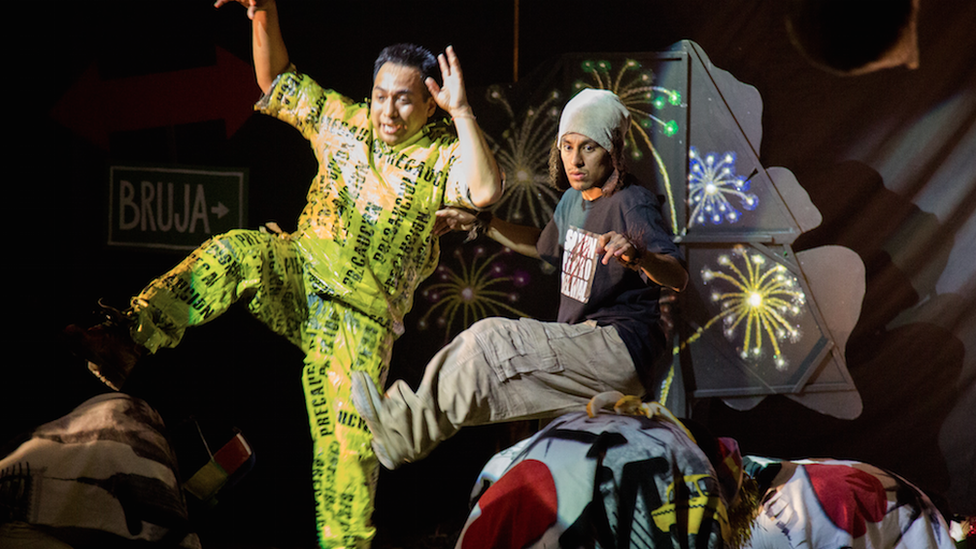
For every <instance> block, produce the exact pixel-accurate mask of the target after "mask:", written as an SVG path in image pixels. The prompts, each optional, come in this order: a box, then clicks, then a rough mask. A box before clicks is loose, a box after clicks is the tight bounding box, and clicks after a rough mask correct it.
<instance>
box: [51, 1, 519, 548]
mask: <svg viewBox="0 0 976 549" xmlns="http://www.w3.org/2000/svg"><path fill="white" fill-rule="evenodd" d="M233 1H234V0H218V1H217V3H216V5H217V7H220V6H222V5H224V4H226V3H232V2H233ZM237 1H239V2H240V3H242V4H244V5H245V6H246V7H247V8H248V17H249V18H250V19H251V21H252V31H253V37H252V38H253V50H254V65H255V74H256V77H257V82H258V84H259V86H260V87H261V89H262V91H263V92H264V96H263V97H262V98H261V100H260V101H259V103H258V104H257V105H256V107H255V108H256V109H257V110H258V111H259V112H262V113H265V114H268V115H270V116H274V117H276V118H278V119H280V120H282V121H284V122H287V123H288V124H291V125H292V126H294V127H295V128H296V129H298V130H299V131H300V132H302V135H304V136H305V138H306V139H308V140H309V142H310V144H311V146H312V149H313V151H314V153H315V156H316V158H317V160H318V162H319V169H318V174H317V175H316V176H315V179H314V180H313V181H312V184H311V187H310V188H309V191H308V203H307V204H306V206H305V209H304V211H303V212H302V214H301V217H300V219H299V223H298V229H297V230H296V231H295V232H294V233H293V234H272V233H265V232H260V231H250V230H235V231H231V232H229V233H227V234H223V235H220V236H217V237H214V238H213V239H211V240H209V241H208V242H206V243H204V244H203V245H202V246H201V247H200V248H198V249H197V250H196V251H194V252H193V253H192V254H191V255H190V256H189V257H187V258H186V259H185V260H183V262H182V263H180V264H179V265H178V266H177V267H175V268H174V269H173V270H172V271H170V272H169V273H166V274H165V275H163V276H162V277H160V278H158V279H156V280H155V281H153V282H152V283H150V284H149V286H148V287H146V288H145V289H144V290H143V291H142V293H140V294H139V295H138V296H136V297H135V298H133V299H132V303H131V308H130V309H129V310H127V311H125V312H119V311H114V310H112V309H109V308H106V314H107V316H108V320H107V321H105V322H103V323H101V324H98V325H96V326H93V327H90V328H87V329H86V328H82V327H78V326H70V327H68V328H67V329H66V331H65V333H66V335H67V336H68V337H69V340H71V341H73V344H74V347H75V349H76V350H77V351H78V352H79V354H82V355H83V356H85V357H86V358H88V359H89V367H90V369H91V370H92V371H93V372H94V373H95V374H96V375H98V376H99V377H100V378H102V380H103V381H105V382H106V383H107V384H109V385H110V386H112V387H113V388H115V389H119V388H120V387H121V384H122V383H123V382H124V381H125V378H126V377H127V375H128V373H129V371H131V369H132V367H133V366H134V365H135V363H136V361H137V360H138V359H139V357H141V356H142V355H144V354H146V353H153V352H155V351H156V350H157V349H159V348H161V347H173V346H175V345H177V344H178V343H179V341H180V339H181V337H182V335H183V331H184V329H185V328H186V327H188V326H194V325H199V324H203V323H205V322H207V321H209V320H211V319H212V318H215V317H217V316H219V315H220V314H221V313H223V312H224V311H225V310H226V309H227V308H228V307H229V306H230V305H231V304H232V303H234V302H235V301H237V300H238V299H244V300H246V302H247V305H248V307H249V309H250V310H251V312H252V313H253V314H254V315H255V316H256V317H257V318H258V319H260V320H261V321H263V322H264V323H265V324H267V325H268V327H270V328H271V329H272V330H274V331H275V332H276V333H278V334H281V335H283V336H285V337H286V338H288V339H289V341H291V342H292V343H294V344H295V345H297V346H299V347H300V348H301V349H302V350H303V351H304V352H305V366H304V369H303V376H302V383H303V386H304V390H305V400H306V407H307V410H308V417H309V423H310V430H311V434H312V439H313V451H314V456H313V490H314V495H315V502H316V521H317V526H318V534H319V543H320V545H321V546H322V547H359V546H368V545H369V540H370V539H372V537H373V535H374V533H375V529H374V528H373V526H372V525H371V522H370V515H371V514H372V510H373V502H372V500H373V490H374V486H375V478H376V459H375V457H374V455H373V452H372V449H371V448H370V437H371V435H370V433H369V430H368V429H367V428H366V426H365V423H364V422H363V421H361V420H360V419H359V416H358V414H357V412H356V410H355V408H354V407H353V406H352V403H351V402H350V398H349V387H350V381H349V379H350V373H351V372H352V371H363V372H366V373H368V375H369V377H370V378H371V379H373V380H374V382H375V383H377V384H378V385H380V386H382V384H383V383H384V378H385V376H386V372H387V369H388V365H389V357H390V351H391V347H392V343H393V340H394V339H395V338H396V337H397V335H399V333H401V331H402V319H403V316H404V315H405V314H406V313H407V312H408V311H409V310H410V307H411V305H412V302H413V293H414V290H415V289H416V287H417V285H418V284H419V283H420V282H421V281H422V280H423V279H424V278H425V277H427V276H428V275H429V274H430V273H431V272H432V270H433V269H434V267H435V266H436V264H437V259H438V247H437V241H436V239H435V238H434V237H433V236H432V229H433V227H434V222H435V219H436V216H435V212H436V211H437V210H438V209H440V208H441V207H443V206H446V205H449V206H461V207H467V208H475V209H477V208H483V207H486V206H489V205H490V204H492V203H494V202H495V201H496V200H498V198H500V196H501V193H502V182H501V177H500V173H499V170H498V167H497V165H496V163H495V160H494V157H493V156H492V154H491V151H490V149H489V147H488V145H487V142H486V141H485V139H484V137H483V135H482V133H481V131H480V129H479V127H478V125H477V123H476V121H475V117H474V115H473V114H472V111H471V107H470V105H469V104H468V102H467V97H466V93H465V88H464V82H463V79H462V75H461V69H460V64H459V62H458V59H457V56H456V55H455V54H454V51H453V49H452V48H450V47H448V48H447V51H446V52H445V53H444V54H441V55H440V56H438V57H437V58H436V59H435V58H434V56H433V55H431V54H430V53H429V52H428V51H427V50H424V49H422V48H419V47H417V46H413V45H409V44H399V45H395V46H390V47H388V48H386V49H384V50H383V52H381V54H380V56H379V57H378V59H377V60H376V64H375V67H374V76H373V90H372V98H371V101H370V104H368V105H367V104H362V103H355V102H353V101H351V100H350V99H348V98H346V97H343V96H342V95H340V94H338V93H336V92H334V91H331V90H326V89H323V88H322V87H320V86H319V85H318V84H317V83H316V82H315V81H314V80H312V79H311V78H310V77H308V76H307V75H305V74H302V73H300V72H298V71H297V70H296V69H295V67H294V66H293V65H291V63H290V61H289V57H288V53H287V50H286V49H285V45H284V42H283V40H282V36H281V32H280V29H279V25H278V12H277V7H276V5H275V3H274V2H273V1H263V0H262V1H260V2H258V1H255V0H237ZM438 65H439V68H440V73H441V78H442V80H443V84H442V85H439V84H438V83H437V82H436V81H435V80H434V78H433V75H434V73H436V70H437V68H438ZM438 106H439V107H441V108H442V109H444V110H445V111H446V112H447V114H448V115H449V116H450V118H451V121H452V124H448V123H447V122H446V121H431V117H432V116H433V115H434V112H435V110H436V109H437V107H438ZM452 125H453V129H452V127H451V126H452Z"/></svg>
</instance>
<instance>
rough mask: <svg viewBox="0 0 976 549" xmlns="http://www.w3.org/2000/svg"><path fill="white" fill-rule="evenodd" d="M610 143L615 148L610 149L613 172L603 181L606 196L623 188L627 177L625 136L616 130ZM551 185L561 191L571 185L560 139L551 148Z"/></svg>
mask: <svg viewBox="0 0 976 549" xmlns="http://www.w3.org/2000/svg"><path fill="white" fill-rule="evenodd" d="M610 144H611V145H612V146H613V150H612V151H610V163H611V165H612V166H613V173H611V174H610V177H608V178H607V180H606V181H605V182H604V183H603V187H602V189H603V195H604V196H610V195H611V194H613V193H614V192H616V191H617V190H618V189H621V188H623V185H624V180H625V179H626V178H627V163H626V162H625V161H624V136H623V135H622V134H621V133H620V132H619V131H615V132H614V133H613V139H611V140H610ZM549 185H550V186H551V187H553V188H555V189H558V190H560V191H565V190H566V189H568V188H569V187H570V184H569V178H568V177H566V168H564V167H563V159H562V156H561V155H560V154H559V140H558V139H557V140H556V142H555V143H553V144H552V149H550V150H549Z"/></svg>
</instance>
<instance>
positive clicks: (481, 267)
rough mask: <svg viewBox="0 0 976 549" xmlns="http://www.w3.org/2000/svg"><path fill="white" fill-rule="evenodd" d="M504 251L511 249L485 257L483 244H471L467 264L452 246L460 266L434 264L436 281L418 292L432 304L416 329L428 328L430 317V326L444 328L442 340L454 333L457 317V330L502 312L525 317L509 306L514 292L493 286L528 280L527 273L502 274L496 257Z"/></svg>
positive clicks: (505, 251) (504, 251) (515, 296)
mask: <svg viewBox="0 0 976 549" xmlns="http://www.w3.org/2000/svg"><path fill="white" fill-rule="evenodd" d="M508 253H511V250H509V249H508V248H505V249H502V250H501V251H499V252H497V253H495V254H493V255H491V256H488V257H485V256H486V255H487V252H486V250H485V248H484V246H475V248H474V258H473V259H472V260H471V262H470V264H469V263H468V262H466V260H465V257H464V252H463V249H462V248H460V247H459V248H455V250H454V254H453V255H454V257H455V258H456V259H457V262H458V264H459V265H460V269H459V270H458V271H455V270H454V269H451V268H450V267H448V266H446V265H444V264H443V263H442V264H441V265H440V266H439V267H437V271H435V274H434V279H435V280H436V282H434V283H433V284H430V285H428V286H426V287H425V288H424V289H423V290H421V292H420V294H421V296H423V297H424V298H426V299H427V300H428V301H430V302H432V305H431V306H430V308H429V309H428V310H427V312H426V313H424V316H423V317H421V319H420V320H419V321H418V323H417V326H418V328H420V329H421V330H426V329H427V328H430V327H431V318H434V322H433V323H434V325H436V326H437V327H438V328H443V329H444V341H445V343H446V342H447V341H448V340H449V339H450V337H451V336H452V335H453V334H454V331H453V328H454V323H455V322H456V321H458V320H460V326H459V327H460V330H463V329H465V328H467V327H468V326H470V325H472V324H474V323H475V322H476V321H478V320H481V319H482V318H487V317H489V316H501V313H502V312H504V311H507V312H509V313H511V314H514V315H516V316H519V317H524V316H528V315H526V314H525V313H523V312H522V311H519V310H518V309H516V308H515V307H513V306H512V305H510V303H515V302H517V301H518V298H519V295H518V293H517V292H515V291H514V290H513V291H502V290H499V289H497V288H498V286H499V285H501V284H506V283H509V284H511V285H513V286H515V287H516V288H520V287H524V286H525V285H527V284H528V283H529V275H528V273H524V272H516V273H514V274H511V275H506V274H504V271H505V268H504V266H503V265H502V263H501V262H500V261H496V260H497V259H499V258H500V257H501V256H503V255H505V254H508ZM435 315H436V316H435ZM459 317H460V318H459ZM460 330H458V331H460Z"/></svg>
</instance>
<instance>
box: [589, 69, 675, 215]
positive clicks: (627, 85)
mask: <svg viewBox="0 0 976 549" xmlns="http://www.w3.org/2000/svg"><path fill="white" fill-rule="evenodd" d="M581 68H582V69H583V72H584V73H586V74H587V75H589V76H590V78H592V80H593V81H592V82H583V81H577V82H576V83H575V84H574V85H573V86H574V88H575V89H577V90H580V89H583V88H588V87H595V88H597V89H601V90H609V91H612V92H613V93H615V94H617V97H619V98H620V101H621V102H622V103H623V104H624V106H626V107H627V110H628V111H630V129H629V131H628V132H627V137H626V141H627V149H628V150H629V151H630V155H631V157H632V158H633V159H634V160H641V159H642V158H643V157H644V148H646V149H647V151H649V152H650V153H651V155H652V156H653V158H654V162H655V163H656V165H657V169H658V172H659V173H660V174H661V178H662V181H663V182H664V189H665V192H666V194H667V197H668V205H669V207H670V209H671V220H672V227H671V230H672V231H674V232H675V233H677V232H678V227H677V226H676V223H677V222H676V219H677V218H676V215H675V211H674V196H673V194H674V193H673V192H672V189H671V178H670V177H669V175H668V169H667V167H666V166H665V165H664V161H663V160H662V159H661V155H660V154H658V152H657V149H656V148H654V143H653V141H652V140H651V136H650V134H649V132H652V131H653V129H654V128H657V129H658V130H659V131H660V132H661V133H663V134H664V135H666V136H668V137H670V136H673V135H675V134H676V133H678V129H679V128H678V123H677V122H676V121H675V120H664V119H662V118H659V117H657V116H655V115H654V114H653V111H655V110H656V111H660V110H662V109H664V108H665V107H666V106H668V105H671V106H681V94H680V93H679V92H678V91H675V90H671V89H667V88H664V87H661V86H655V85H654V72H653V71H651V70H649V69H645V68H644V67H643V66H641V64H640V62H639V61H636V60H634V59H627V60H625V61H624V64H623V66H622V67H621V68H620V69H619V70H618V71H617V73H616V74H615V75H614V74H611V72H612V70H613V67H612V66H611V64H610V62H609V61H605V60H599V61H592V60H586V61H583V63H582V65H581Z"/></svg>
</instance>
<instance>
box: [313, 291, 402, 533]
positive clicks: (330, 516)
mask: <svg viewBox="0 0 976 549" xmlns="http://www.w3.org/2000/svg"><path fill="white" fill-rule="evenodd" d="M303 335H304V338H305V345H306V347H305V352H306V357H305V368H304V373H303V376H302V383H303V387H304V389H305V403H306V407H307V409H308V417H309V424H310V427H311V433H312V445H313V457H312V483H313V492H314V496H315V515H316V523H317V527H318V532H319V544H320V545H321V546H322V547H324V548H334V547H368V546H369V541H370V540H371V539H372V538H373V535H374V534H375V532H376V530H375V528H374V527H373V525H372V522H371V520H370V517H371V515H372V513H373V495H374V493H375V488H376V475H377V461H376V457H375V456H374V455H373V450H372V448H371V446H370V440H371V438H372V437H371V435H370V433H369V431H368V430H367V428H366V425H365V423H364V422H363V421H362V420H361V419H360V418H359V414H358V413H357V412H356V409H355V408H354V407H353V405H352V400H351V399H350V397H349V389H350V385H351V384H350V378H349V373H350V372H351V371H353V370H363V371H365V372H367V373H369V375H370V376H371V377H372V378H373V379H374V380H375V381H376V383H377V384H379V385H381V386H382V384H383V381H384V378H385V377H386V371H387V368H388V364H389V354H390V349H391V346H392V343H393V335H392V334H391V333H390V332H389V331H388V330H386V329H384V328H383V327H382V326H381V325H379V324H378V323H376V322H375V321H373V320H372V319H370V318H369V317H367V316H365V315H363V314H361V313H359V312H358V311H356V310H355V309H351V308H349V307H346V306H344V305H342V304H340V303H336V302H332V301H323V300H321V299H319V298H317V297H316V296H311V297H310V298H309V315H308V321H307V322H306V327H305V330H304V334H303Z"/></svg>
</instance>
